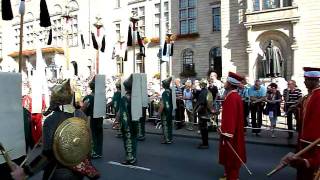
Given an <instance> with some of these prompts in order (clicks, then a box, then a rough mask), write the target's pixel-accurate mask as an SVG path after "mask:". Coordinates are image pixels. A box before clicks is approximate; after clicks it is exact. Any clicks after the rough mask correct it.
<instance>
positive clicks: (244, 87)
mask: <svg viewBox="0 0 320 180" xmlns="http://www.w3.org/2000/svg"><path fill="white" fill-rule="evenodd" d="M250 87H251V86H250V84H248V83H247V80H246V79H244V80H243V81H242V83H241V84H240V86H239V89H238V91H239V95H240V96H241V98H242V102H243V110H244V113H243V115H244V127H248V126H249V122H248V121H249V112H250V111H249V105H250V97H249V94H248V91H249V89H250ZM245 131H246V130H245Z"/></svg>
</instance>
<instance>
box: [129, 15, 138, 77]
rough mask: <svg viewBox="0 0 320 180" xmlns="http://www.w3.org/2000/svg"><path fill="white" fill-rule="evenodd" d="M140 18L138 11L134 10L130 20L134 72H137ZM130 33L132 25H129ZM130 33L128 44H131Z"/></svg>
mask: <svg viewBox="0 0 320 180" xmlns="http://www.w3.org/2000/svg"><path fill="white" fill-rule="evenodd" d="M138 21H139V18H138V17H137V12H132V17H131V18H130V22H131V23H132V31H133V33H132V36H131V37H132V48H133V73H135V72H136V33H137V22H138ZM129 33H130V26H129ZM129 33H128V42H127V45H128V46H129V36H130V34H129Z"/></svg>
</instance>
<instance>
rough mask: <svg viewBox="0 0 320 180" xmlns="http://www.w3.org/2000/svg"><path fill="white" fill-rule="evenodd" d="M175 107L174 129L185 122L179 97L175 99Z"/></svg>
mask: <svg viewBox="0 0 320 180" xmlns="http://www.w3.org/2000/svg"><path fill="white" fill-rule="evenodd" d="M176 103H177V109H176V116H175V117H176V118H175V120H176V123H175V124H176V129H181V128H182V127H183V125H184V122H185V117H184V110H185V108H184V102H183V100H181V99H177V101H176Z"/></svg>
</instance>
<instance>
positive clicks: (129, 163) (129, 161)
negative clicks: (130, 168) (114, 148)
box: [121, 160, 137, 165]
mask: <svg viewBox="0 0 320 180" xmlns="http://www.w3.org/2000/svg"><path fill="white" fill-rule="evenodd" d="M136 163H137V161H136V160H125V161H123V162H122V163H121V164H123V165H135V164H136Z"/></svg>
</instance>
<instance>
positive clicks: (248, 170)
mask: <svg viewBox="0 0 320 180" xmlns="http://www.w3.org/2000/svg"><path fill="white" fill-rule="evenodd" d="M218 133H219V134H221V135H223V134H222V132H221V129H220V128H218ZM226 142H227V145H228V146H229V148H230V149H231V150H232V152H233V153H234V154H235V155H236V156H237V158H238V159H239V161H240V162H241V164H242V165H243V166H244V167H245V168H246V170H247V172H248V173H249V174H250V175H252V172H251V171H250V169H249V168H248V166H247V165H246V163H244V162H243V161H242V159H241V157H240V156H239V154H238V153H237V152H236V150H235V149H234V148H233V147H232V145H231V144H230V142H229V141H226Z"/></svg>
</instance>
